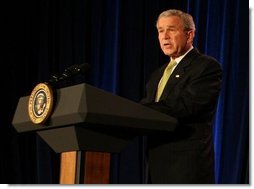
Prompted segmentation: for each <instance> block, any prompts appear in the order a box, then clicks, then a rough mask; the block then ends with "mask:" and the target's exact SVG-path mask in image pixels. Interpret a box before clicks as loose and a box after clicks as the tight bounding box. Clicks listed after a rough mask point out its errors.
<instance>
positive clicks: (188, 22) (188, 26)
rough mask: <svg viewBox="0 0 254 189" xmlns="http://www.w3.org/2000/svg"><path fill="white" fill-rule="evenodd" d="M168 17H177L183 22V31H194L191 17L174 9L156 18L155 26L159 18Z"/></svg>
mask: <svg viewBox="0 0 254 189" xmlns="http://www.w3.org/2000/svg"><path fill="white" fill-rule="evenodd" d="M169 16H178V17H179V18H180V19H181V20H182V22H183V28H184V30H185V31H189V30H194V31H195V23H194V21H193V18H192V16H191V15H190V14H188V13H185V12H183V11H180V10H176V9H169V10H166V11H163V12H162V13H161V14H160V15H159V16H158V19H157V21H156V26H157V24H158V20H159V19H160V18H161V17H169Z"/></svg>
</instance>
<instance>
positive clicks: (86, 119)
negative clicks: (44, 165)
mask: <svg viewBox="0 0 254 189" xmlns="http://www.w3.org/2000/svg"><path fill="white" fill-rule="evenodd" d="M55 99H56V102H55V105H54V106H55V107H54V109H53V112H52V115H51V117H50V118H49V120H48V123H47V124H44V125H38V124H34V123H32V122H31V121H30V119H29V116H28V110H27V106H28V100H29V96H24V97H21V98H20V99H19V102H18V105H17V108H16V112H15V115H14V117H13V121H12V125H13V126H14V127H15V129H16V131H17V132H18V133H23V132H29V131H30V132H35V133H37V134H38V135H39V136H40V137H41V138H42V139H43V140H44V141H45V142H46V143H47V144H48V145H49V146H50V147H51V148H52V149H53V150H54V151H55V152H56V153H61V167H60V169H61V170H60V178H59V183H60V184H75V183H76V184H79V183H97V184H100V183H101V184H105V183H110V177H109V176H110V155H111V153H118V152H121V151H122V149H123V148H124V147H125V146H126V145H127V144H129V143H130V142H131V141H133V140H134V139H135V138H136V137H137V136H140V135H143V134H144V133H147V132H161V131H164V132H165V131H169V132H170V131H173V130H174V128H175V126H176V124H177V120H176V119H175V118H173V117H170V116H167V115H166V114H162V113H160V112H157V111H154V110H152V109H150V108H147V107H145V106H143V105H140V104H138V103H135V102H133V101H130V100H128V99H125V98H122V97H119V96H116V95H114V94H112V93H109V92H106V91H104V90H101V89H98V88H96V87H93V86H91V85H88V84H85V83H81V84H77V85H74V86H70V87H65V88H61V89H57V91H56V97H55Z"/></svg>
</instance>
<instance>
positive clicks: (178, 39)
mask: <svg viewBox="0 0 254 189" xmlns="http://www.w3.org/2000/svg"><path fill="white" fill-rule="evenodd" d="M157 30H158V38H159V42H160V47H161V49H162V51H163V52H164V54H165V55H168V56H171V57H172V58H177V57H179V56H181V55H183V54H184V53H185V52H187V51H188V50H189V48H190V47H191V45H192V41H193V38H194V31H185V30H184V27H183V23H182V21H181V19H180V18H179V17H177V16H169V17H161V18H159V20H158V22H157Z"/></svg>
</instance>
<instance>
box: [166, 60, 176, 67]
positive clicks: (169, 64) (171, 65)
mask: <svg viewBox="0 0 254 189" xmlns="http://www.w3.org/2000/svg"><path fill="white" fill-rule="evenodd" d="M176 64H177V62H176V61H175V60H171V61H170V62H169V63H168V66H167V69H172V68H173V67H174V66H175V65H176Z"/></svg>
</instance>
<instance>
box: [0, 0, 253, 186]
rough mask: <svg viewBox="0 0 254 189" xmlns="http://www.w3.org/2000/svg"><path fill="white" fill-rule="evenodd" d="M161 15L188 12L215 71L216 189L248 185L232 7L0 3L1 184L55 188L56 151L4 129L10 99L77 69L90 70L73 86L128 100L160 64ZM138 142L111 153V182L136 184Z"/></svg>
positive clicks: (243, 87)
mask: <svg viewBox="0 0 254 189" xmlns="http://www.w3.org/2000/svg"><path fill="white" fill-rule="evenodd" d="M166 9H181V10H183V11H187V12H189V13H190V14H192V15H193V17H194V20H195V22H196V28H197V31H196V37H195V41H194V46H195V47H197V48H198V49H199V51H200V52H202V53H205V54H208V55H211V56H213V57H215V58H216V59H218V60H219V62H220V63H221V65H222V68H223V88H222V91H221V94H220V98H219V102H218V108H217V114H216V118H215V122H214V144H215V160H216V164H215V173H216V182H217V183H232V184H233V183H249V19H248V18H249V11H248V4H244V3H243V2H242V1H241V0H207V1H204V0H170V1H169V0H156V1H153V0H139V1H137V0H128V1H120V0H85V1H82V0H76V1H71V0H37V1H20V2H15V3H14V2H10V1H8V2H7V1H6V2H5V3H3V5H2V6H1V14H2V16H1V18H2V19H3V21H2V22H1V23H2V27H1V28H2V31H3V34H2V35H1V36H2V41H3V47H4V51H3V56H1V62H2V63H3V64H4V65H5V69H4V70H2V71H3V74H1V81H2V84H3V86H2V87H3V89H4V90H3V91H4V93H3V94H2V95H3V96H4V99H6V101H7V102H6V104H7V105H2V106H3V107H2V110H1V127H0V129H1V132H0V135H1V143H0V145H1V150H2V152H4V153H1V156H0V174H1V175H0V181H1V183H21V184H22V183H23V184H24V183H58V177H59V154H56V153H55V152H53V150H52V149H50V147H49V146H48V145H47V144H46V143H45V142H44V141H42V140H41V139H40V138H39V137H38V136H36V135H35V134H33V133H25V134H18V133H17V132H16V131H15V130H14V128H13V127H12V125H11V121H12V117H13V115H14V112H15V108H16V105H17V102H18V99H19V97H21V96H26V95H29V94H30V92H31V90H32V89H33V87H34V86H35V85H36V84H37V83H39V82H43V81H46V80H48V79H49V77H50V75H51V74H53V73H57V72H61V71H63V70H64V68H66V67H68V66H70V65H72V64H81V63H84V62H87V63H89V64H90V65H91V70H90V72H89V74H88V75H86V77H82V78H77V82H80V81H85V82H87V83H89V84H91V85H94V86H96V87H98V88H101V89H104V90H107V91H109V92H112V93H114V94H117V95H119V96H122V97H125V98H128V99H130V100H133V101H136V102H138V101H139V100H140V99H141V97H142V94H143V89H144V85H145V83H146V81H147V79H148V77H149V75H150V74H151V72H152V71H153V70H154V69H156V68H157V67H158V66H159V65H161V64H163V63H165V62H166V61H167V58H168V57H165V56H164V55H163V53H162V52H161V50H160V47H159V43H158V39H157V31H156V28H155V22H156V19H157V16H158V15H159V13H160V12H162V11H164V10H166ZM4 72H5V73H4ZM6 75H7V77H6ZM144 143H145V142H144V140H143V138H137V139H136V140H135V141H133V143H131V144H130V145H129V146H127V148H126V149H124V150H123V152H121V153H120V154H113V155H112V165H111V166H112V172H111V182H112V183H120V184H124V183H144V181H145V171H144V163H143V162H144V159H145V154H144V150H145V149H144V146H145V144H144Z"/></svg>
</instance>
